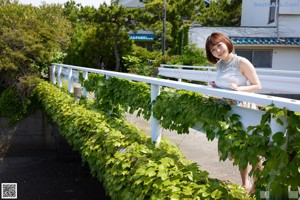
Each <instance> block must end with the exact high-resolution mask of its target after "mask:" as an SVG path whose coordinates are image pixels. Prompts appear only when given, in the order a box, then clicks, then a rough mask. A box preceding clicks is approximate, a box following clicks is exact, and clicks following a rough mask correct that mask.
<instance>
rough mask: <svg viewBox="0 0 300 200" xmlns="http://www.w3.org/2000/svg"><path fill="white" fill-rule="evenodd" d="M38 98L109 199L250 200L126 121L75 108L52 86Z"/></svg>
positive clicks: (42, 86)
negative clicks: (98, 181) (100, 182)
mask: <svg viewBox="0 0 300 200" xmlns="http://www.w3.org/2000/svg"><path fill="white" fill-rule="evenodd" d="M34 94H35V95H36V97H37V98H38V99H39V103H40V106H41V108H42V109H43V110H44V112H45V113H46V114H47V116H48V117H49V118H50V119H51V120H52V122H53V123H55V124H57V126H58V127H59V130H60V133H61V134H62V135H63V136H65V137H66V139H67V141H68V142H69V143H70V144H71V145H72V146H73V147H74V149H75V150H78V151H80V152H81V155H82V159H83V161H85V162H87V163H88V164H89V166H90V169H91V172H92V174H93V175H94V176H97V178H98V179H99V180H101V181H102V182H103V184H104V186H105V188H106V191H107V193H108V194H109V196H110V197H111V199H116V200H119V199H122V200H127V199H141V200H142V199H155V200H158V199H174V200H175V199H191V200H192V199H193V200H194V199H250V198H249V197H247V196H245V191H244V189H243V188H242V187H240V186H238V185H232V184H226V183H223V182H221V181H218V180H216V179H210V178H208V176H207V175H208V173H207V172H205V171H200V170H199V169H198V166H197V164H196V163H192V162H190V161H187V160H185V158H184V156H183V155H182V153H181V152H180V150H179V149H178V148H177V147H176V146H174V145H173V144H171V143H169V142H168V141H166V140H164V139H163V140H162V142H161V145H160V146H159V147H157V146H156V145H155V144H153V143H152V142H151V139H150V138H149V137H147V136H146V135H145V134H143V133H142V132H141V131H140V130H138V129H137V128H136V127H134V126H133V125H131V124H129V123H128V122H126V121H125V120H124V119H122V118H114V117H111V116H109V115H106V114H101V113H100V112H95V111H92V110H89V109H86V108H85V107H84V106H82V105H79V104H78V103H73V98H72V97H70V96H68V95H67V94H65V93H63V92H61V90H60V89H58V88H56V87H55V86H53V85H51V84H48V83H41V84H40V85H39V86H38V87H37V88H36V90H35V93H34Z"/></svg>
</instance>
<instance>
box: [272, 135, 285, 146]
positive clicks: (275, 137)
mask: <svg viewBox="0 0 300 200" xmlns="http://www.w3.org/2000/svg"><path fill="white" fill-rule="evenodd" d="M272 139H273V141H274V142H275V143H276V144H277V146H279V147H281V146H282V145H284V144H285V143H286V137H284V133H282V132H277V133H275V134H274V135H273V137H272Z"/></svg>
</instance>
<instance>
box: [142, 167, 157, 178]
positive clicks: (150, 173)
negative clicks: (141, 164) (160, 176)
mask: <svg viewBox="0 0 300 200" xmlns="http://www.w3.org/2000/svg"><path fill="white" fill-rule="evenodd" d="M145 173H146V175H148V176H149V177H153V176H155V175H156V172H155V169H154V168H152V167H150V168H148V169H147V170H146V172H145Z"/></svg>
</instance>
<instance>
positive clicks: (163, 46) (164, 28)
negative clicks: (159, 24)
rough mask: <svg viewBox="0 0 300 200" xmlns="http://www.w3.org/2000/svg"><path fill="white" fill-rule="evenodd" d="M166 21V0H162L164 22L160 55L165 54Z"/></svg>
mask: <svg viewBox="0 0 300 200" xmlns="http://www.w3.org/2000/svg"><path fill="white" fill-rule="evenodd" d="M166 21H167V0H164V21H163V35H162V39H163V40H162V45H161V46H162V55H163V56H164V55H165V52H166V29H167V27H166Z"/></svg>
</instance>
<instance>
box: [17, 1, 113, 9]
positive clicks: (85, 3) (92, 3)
mask: <svg viewBox="0 0 300 200" xmlns="http://www.w3.org/2000/svg"><path fill="white" fill-rule="evenodd" d="M67 1H68V0H19V3H20V4H32V5H33V6H39V5H41V4H42V2H45V3H47V4H52V3H60V4H64V3H65V2H67ZM74 1H75V2H76V3H80V4H81V5H82V6H94V7H95V8H98V7H99V5H100V4H103V3H104V2H106V3H107V4H108V5H110V2H111V0H74Z"/></svg>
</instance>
